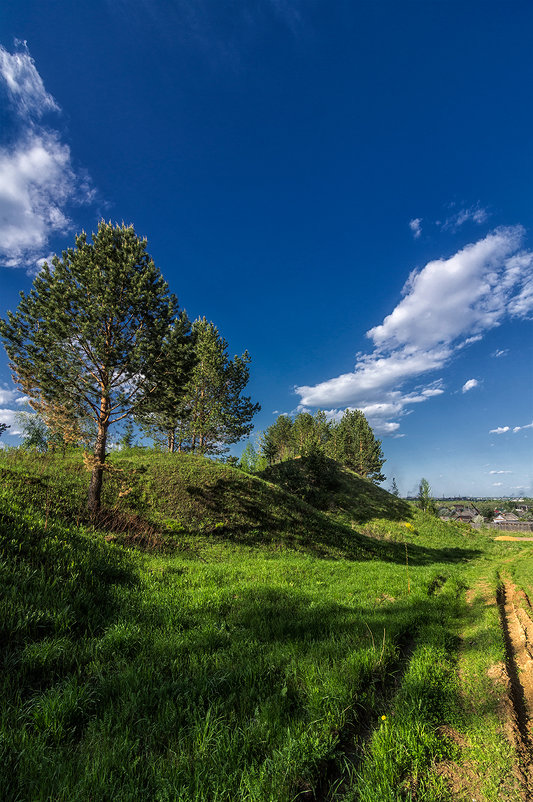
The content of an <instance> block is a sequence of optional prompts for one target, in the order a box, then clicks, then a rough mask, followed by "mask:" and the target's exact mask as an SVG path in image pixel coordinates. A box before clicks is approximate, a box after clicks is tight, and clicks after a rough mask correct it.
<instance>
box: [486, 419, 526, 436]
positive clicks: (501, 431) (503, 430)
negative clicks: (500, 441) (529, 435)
mask: <svg viewBox="0 0 533 802" xmlns="http://www.w3.org/2000/svg"><path fill="white" fill-rule="evenodd" d="M524 429H533V421H532V422H531V423H526V424H525V425H524V426H514V427H513V432H514V433H515V434H516V432H521V431H523V430H524ZM510 431H511V427H510V426H498V428H497V429H490V430H489V434H505V433H506V432H510Z"/></svg>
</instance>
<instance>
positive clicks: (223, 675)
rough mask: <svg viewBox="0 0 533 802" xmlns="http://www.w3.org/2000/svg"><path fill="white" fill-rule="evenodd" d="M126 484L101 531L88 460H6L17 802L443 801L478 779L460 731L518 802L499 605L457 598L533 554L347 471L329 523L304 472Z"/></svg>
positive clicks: (159, 466) (11, 738)
mask: <svg viewBox="0 0 533 802" xmlns="http://www.w3.org/2000/svg"><path fill="white" fill-rule="evenodd" d="M295 463H297V464H295V465H292V467H290V468H289V471H291V472H292V474H291V475H292V479H291V481H293V482H294V481H295V479H294V477H295V476H296V485H294V484H293V485H292V489H293V490H295V492H297V493H299V494H300V495H305V492H304V493H302V488H303V489H304V491H305V481H307V480H305V481H303V482H302V474H303V476H304V477H305V476H306V475H308V474H309V471H310V470H311V469H312V466H309V465H308V464H307V465H306V463H305V461H302V460H298V461H295ZM111 468H112V469H111V471H110V473H109V475H108V476H107V477H106V490H105V503H106V505H107V513H106V514H105V515H104V516H102V520H101V521H100V522H98V524H95V523H94V522H90V521H88V520H87V518H86V515H85V508H84V502H85V493H86V485H87V478H88V474H87V473H86V471H85V469H84V466H83V460H82V457H81V455H80V454H76V453H74V454H69V455H68V456H67V457H61V456H56V455H44V456H39V455H35V454H33V455H31V454H30V455H25V454H23V453H22V452H19V451H12V452H6V453H4V454H2V455H0V479H1V482H0V510H1V513H0V557H1V560H0V574H1V576H0V583H1V584H0V587H1V588H2V599H1V607H0V610H1V613H0V619H1V620H0V625H1V629H0V639H1V645H2V651H1V658H0V659H1V683H2V685H1V698H0V761H1V765H2V766H3V767H4V770H3V772H1V773H0V798H2V799H3V800H4V799H5V800H26V799H28V800H30V799H31V800H32V802H33V800H36V801H37V800H43V802H44V800H51V799H53V800H72V799H76V800H91V802H94V801H95V800H102V802H103V800H109V799H113V800H139V799H144V800H168V802H170V801H171V800H172V802H174V800H182V801H183V802H185V801H186V800H187V802H188V801H189V800H195V801H196V800H200V801H203V800H205V802H212V801H213V800H215V801H216V800H219V801H221V800H227V802H230V800H231V801H232V802H233V800H250V801H251V800H253V801H254V802H256V801H257V802H266V801H267V800H269V801H270V800H272V802H274V800H275V801H276V802H278V800H279V802H284V801H286V802H289V801H291V802H292V800H296V799H299V800H302V799H303V800H326V799H331V800H333V799H336V800H341V799H343V800H346V801H348V800H355V799H357V800H366V801H367V802H381V800H404V799H415V798H416V799H424V800H429V802H431V800H437V799H445V798H447V796H446V794H448V793H449V792H448V790H447V789H449V788H450V787H451V785H450V781H449V779H447V777H446V775H445V773H444V772H443V771H440V770H438V766H443V765H448V766H449V765H452V764H454V761H455V762H456V763H457V765H460V760H461V759H462V758H461V754H460V752H461V750H460V747H459V746H458V745H457V743H456V742H455V740H454V737H455V736H454V737H451V736H450V728H452V729H453V732H454V733H455V732H459V731H460V732H461V738H463V740H465V739H468V744H469V747H468V749H469V752H468V754H469V755H470V758H469V759H471V755H472V754H478V757H477V759H478V764H477V765H479V766H481V765H482V762H483V759H484V756H485V755H486V754H487V753H488V752H489V751H490V752H491V754H493V757H491V761H489V762H490V765H488V766H485V768H484V773H483V776H484V780H483V783H484V785H483V788H484V789H485V790H483V791H480V793H484V794H485V797H484V798H486V799H487V800H489V799H496V798H499V799H508V800H512V799H518V798H519V795H518V794H519V791H520V789H519V788H518V787H517V786H516V783H515V780H514V779H513V773H512V766H513V760H515V753H514V752H513V750H512V748H511V747H510V745H509V744H508V742H507V741H506V740H505V737H504V735H503V731H502V729H501V721H500V718H501V716H500V714H499V712H498V710H499V707H501V703H500V696H501V692H502V689H501V687H500V686H498V684H497V683H496V684H494V683H492V684H491V685H490V687H489V686H487V679H486V678H487V670H488V668H489V667H490V665H492V664H496V663H498V661H500V662H502V661H503V660H504V658H505V650H504V645H503V642H502V639H501V635H500V633H499V629H498V613H497V609H492V608H490V607H489V606H487V605H486V604H485V603H484V602H483V603H482V602H480V603H479V604H474V605H473V606H472V604H471V603H470V602H467V600H466V598H465V593H464V591H465V589H466V588H467V587H477V583H479V581H480V580H481V579H483V581H484V582H485V585H486V586H487V587H489V588H490V587H493V588H494V590H495V589H496V585H497V583H498V581H499V580H498V576H497V571H498V570H499V568H498V566H499V564H500V563H499V562H498V561H500V560H501V559H503V555H505V559H506V565H507V570H514V569H513V566H514V562H513V560H515V561H516V565H517V566H518V565H521V566H522V567H523V565H524V559H527V558H526V557H523V556H522V550H523V547H520V546H518V547H516V548H515V547H514V544H510V545H511V551H509V548H508V547H507V548H504V546H502V545H500V544H494V543H493V542H492V541H491V540H489V539H488V537H487V535H485V534H483V533H475V532H472V531H471V530H469V529H468V528H467V527H465V526H463V525H449V524H444V523H442V522H440V521H438V520H436V519H434V518H432V517H431V516H428V515H424V514H422V513H420V512H419V511H416V510H415V509H414V508H412V507H410V506H409V505H407V504H406V503H405V502H403V501H401V500H399V499H396V498H394V497H392V496H390V495H389V494H388V493H386V491H383V490H381V489H380V488H376V487H375V486H373V485H372V484H371V483H369V482H366V481H365V480H362V479H361V478H360V477H357V476H356V475H355V474H352V473H351V472H349V471H345V470H343V469H340V468H338V466H335V465H330V469H331V470H330V471H328V476H327V477H326V478H325V480H324V486H323V487H322V486H319V487H318V502H319V506H320V507H321V508H320V509H318V508H316V507H315V506H313V505H311V504H309V503H308V502H306V501H304V500H303V499H302V498H298V496H297V495H294V493H290V492H289V491H288V489H287V487H288V484H287V482H288V479H287V476H286V475H280V471H281V472H282V471H283V470H285V471H287V469H288V468H287V466H285V468H284V469H283V468H282V469H278V473H276V471H271V472H270V473H269V474H265V477H268V479H267V478H261V477H252V476H248V475H246V474H244V473H242V472H240V471H238V470H236V469H233V468H231V467H229V466H225V465H221V464H217V463H215V462H212V461H210V460H205V459H200V458H194V457H190V456H179V455H161V454H155V453H150V452H144V451H138V452H137V451H135V450H132V451H130V452H127V453H125V454H117V455H113V457H112V460H111ZM298 476H299V477H300V478H298ZM289 478H291V477H289ZM298 483H299V484H298ZM280 485H282V486H280ZM314 500H315V501H317V496H316V495H315V497H314ZM132 546H135V548H132ZM510 556H511V558H512V559H510ZM525 575H527V572H524V571H522V574H520V572H519V571H518V569H517V572H516V576H517V577H519V576H521V577H522V580H520V581H523V576H525ZM517 581H518V579H517ZM472 598H474V599H475V598H477V597H472ZM467 624H468V627H469V628H470V630H469V631H470V632H473V631H475V632H476V634H475V636H473V637H474V639H475V640H478V639H479V640H480V642H483V650H482V653H481V654H480V652H479V651H477V650H475V649H470V651H469V652H468V654H463V656H461V660H463V663H464V664H463V668H462V672H463V673H462V676H467V677H469V683H470V685H469V688H467V689H465V688H459V680H458V674H457V671H456V668H457V660H458V646H459V645H460V643H461V642H462V641H461V632H462V628H463V627H465V626H466V625H467ZM476 628H477V629H476ZM480 678H481V679H480ZM465 694H466V695H465ZM478 698H479V699H483V710H482V714H481V713H480V712H479V709H478V708H476V711H477V712H476V713H473V712H472V710H471V709H470V707H469V705H470V703H472V705H474V707H476V700H477V699H478ZM444 726H447V727H448V728H449V729H448V730H444V729H443V727H444ZM446 733H447V734H446ZM481 743H482V744H483V745H482V746H481ZM476 749H477V750H478V753H476ZM495 778H498V780H497V782H496V779H495ZM491 783H492V785H491ZM515 786H516V787H515ZM491 787H493V791H494V789H497V794H496V791H494V792H491ZM478 790H479V789H478ZM491 793H492V796H491ZM480 798H481V797H480Z"/></svg>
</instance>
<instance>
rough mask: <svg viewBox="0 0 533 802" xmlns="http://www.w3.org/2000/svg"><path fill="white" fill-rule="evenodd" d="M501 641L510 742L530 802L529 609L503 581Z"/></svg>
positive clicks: (532, 666)
mask: <svg viewBox="0 0 533 802" xmlns="http://www.w3.org/2000/svg"><path fill="white" fill-rule="evenodd" d="M498 607H499V612H500V621H501V625H502V630H503V636H504V641H505V655H506V661H505V662H506V668H507V674H508V676H509V695H510V699H511V703H512V716H511V718H512V721H511V722H510V723H511V727H510V735H511V739H512V741H513V742H514V746H515V748H516V751H517V754H518V762H519V771H520V780H521V784H522V788H523V798H524V800H525V802H533V609H532V607H531V604H530V601H529V598H528V597H527V596H526V594H525V593H524V592H523V591H522V590H520V589H519V588H517V587H516V586H515V585H513V583H512V582H510V581H509V580H505V581H504V582H503V584H502V585H500V588H499V591H498Z"/></svg>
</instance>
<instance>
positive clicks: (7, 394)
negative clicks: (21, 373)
mask: <svg viewBox="0 0 533 802" xmlns="http://www.w3.org/2000/svg"><path fill="white" fill-rule="evenodd" d="M16 395H17V393H16V392H15V390H1V389H0V407H3V406H4V404H10V403H11V401H14V400H15V397H16Z"/></svg>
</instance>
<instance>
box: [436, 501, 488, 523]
mask: <svg viewBox="0 0 533 802" xmlns="http://www.w3.org/2000/svg"><path fill="white" fill-rule="evenodd" d="M439 518H441V519H442V520H443V521H461V522H462V523H465V524H471V523H472V522H475V523H478V522H480V521H483V516H482V515H481V514H480V512H479V510H478V509H477V508H476V507H474V505H473V504H452V506H451V507H450V508H448V507H441V508H440V509H439Z"/></svg>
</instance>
